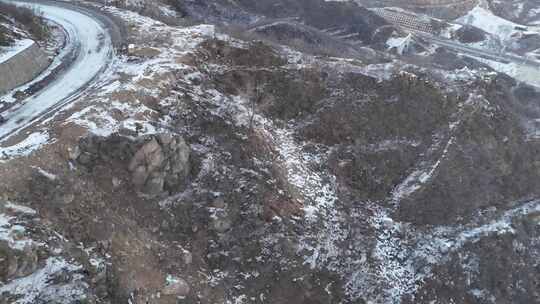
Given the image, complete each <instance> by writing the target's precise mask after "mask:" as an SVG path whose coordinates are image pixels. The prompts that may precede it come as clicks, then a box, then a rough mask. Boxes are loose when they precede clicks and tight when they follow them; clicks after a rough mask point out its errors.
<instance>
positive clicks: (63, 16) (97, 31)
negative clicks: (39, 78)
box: [0, 1, 115, 142]
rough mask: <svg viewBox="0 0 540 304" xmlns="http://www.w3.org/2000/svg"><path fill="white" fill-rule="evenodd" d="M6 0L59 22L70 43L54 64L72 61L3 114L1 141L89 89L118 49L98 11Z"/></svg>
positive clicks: (43, 2) (70, 6)
mask: <svg viewBox="0 0 540 304" xmlns="http://www.w3.org/2000/svg"><path fill="white" fill-rule="evenodd" d="M6 2H10V3H14V4H17V5H26V6H30V7H33V8H35V9H38V10H39V11H41V12H42V13H43V16H44V17H45V18H46V19H48V20H50V21H51V22H53V23H55V24H57V25H60V26H61V27H62V28H63V29H64V31H65V32H66V34H67V37H66V41H67V43H66V46H65V47H64V49H62V50H61V52H60V54H59V55H58V56H57V57H56V58H55V62H53V64H52V65H51V67H53V66H55V65H56V64H57V63H59V62H62V61H63V60H68V57H69V60H72V61H71V64H70V65H69V66H68V67H67V68H66V69H64V70H63V71H62V72H61V73H60V74H59V75H57V76H56V78H55V80H54V81H53V82H52V83H50V84H49V85H48V86H47V87H45V88H44V89H42V90H41V91H39V92H37V93H36V94H34V95H32V96H30V97H28V98H27V99H26V100H24V102H23V103H22V105H21V106H20V107H18V108H14V109H11V110H8V111H7V112H4V113H3V114H2V115H3V116H4V118H6V119H7V121H6V122H5V123H4V124H2V125H0V142H1V141H4V140H6V139H7V138H9V137H10V136H12V135H14V134H16V133H17V132H18V131H20V130H22V129H23V128H25V127H27V126H29V125H31V124H33V123H34V122H36V121H37V120H39V119H40V118H43V117H45V116H47V115H48V114H51V113H54V112H55V111H57V110H58V109H60V108H61V107H63V106H65V105H66V104H68V103H70V102H72V101H73V100H75V99H76V98H77V97H79V96H81V94H83V93H84V92H85V91H86V90H88V89H90V88H91V87H92V85H93V84H96V83H97V81H98V79H99V76H100V75H101V74H102V73H104V72H105V71H106V70H107V69H108V68H109V67H110V66H111V63H112V61H113V58H114V52H115V51H114V47H113V39H112V34H111V30H110V29H109V28H108V26H107V25H106V24H105V23H104V22H103V16H97V14H98V13H97V12H93V11H91V10H85V9H82V8H81V9H79V8H77V7H76V6H73V5H69V4H63V3H57V2H54V1H40V2H37V1H6ZM55 63H56V64H55ZM44 73H51V71H50V69H49V70H48V71H45V72H44Z"/></svg>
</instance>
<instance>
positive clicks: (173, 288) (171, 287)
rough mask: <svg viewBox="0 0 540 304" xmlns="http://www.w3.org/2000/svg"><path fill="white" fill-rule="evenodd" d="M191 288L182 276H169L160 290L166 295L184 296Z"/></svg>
mask: <svg viewBox="0 0 540 304" xmlns="http://www.w3.org/2000/svg"><path fill="white" fill-rule="evenodd" d="M190 290H191V288H190V287H189V284H188V283H187V282H186V280H184V279H182V278H171V279H169V280H168V283H167V285H165V287H163V289H162V290H161V292H162V293H163V294H164V295H167V296H179V297H185V296H187V295H188V294H189V292H190Z"/></svg>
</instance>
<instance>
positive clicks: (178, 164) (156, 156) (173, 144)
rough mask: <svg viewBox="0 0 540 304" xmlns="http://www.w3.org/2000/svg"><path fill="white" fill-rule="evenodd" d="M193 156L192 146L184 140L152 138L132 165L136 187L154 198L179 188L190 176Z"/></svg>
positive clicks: (165, 136) (164, 136) (168, 136)
mask: <svg viewBox="0 0 540 304" xmlns="http://www.w3.org/2000/svg"><path fill="white" fill-rule="evenodd" d="M189 154H190V151H189V147H188V146H187V145H186V143H185V141H184V140H183V139H182V138H180V137H178V138H174V137H173V136H171V135H160V136H159V137H157V138H152V139H150V141H148V142H147V143H145V144H144V145H143V146H142V147H141V148H140V149H139V150H138V151H137V152H135V155H134V156H133V158H132V159H131V161H130V163H129V167H128V169H129V171H130V172H132V182H133V184H134V185H135V186H136V187H138V188H140V189H142V191H143V192H144V193H146V194H150V195H157V194H160V193H162V192H163V191H164V190H166V189H173V188H175V187H177V185H179V184H182V183H183V182H184V181H185V179H186V178H187V176H188V175H189V172H190V164H189Z"/></svg>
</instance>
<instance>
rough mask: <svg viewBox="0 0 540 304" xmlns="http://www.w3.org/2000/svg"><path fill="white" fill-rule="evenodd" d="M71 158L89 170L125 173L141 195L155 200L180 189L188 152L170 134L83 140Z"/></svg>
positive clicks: (184, 174)
mask: <svg viewBox="0 0 540 304" xmlns="http://www.w3.org/2000/svg"><path fill="white" fill-rule="evenodd" d="M70 158H71V159H72V160H75V161H76V162H78V163H79V164H81V165H83V166H85V167H86V168H88V169H89V170H92V169H93V168H94V167H95V166H99V165H104V164H109V165H111V166H112V168H116V169H119V170H120V171H126V170H127V172H128V176H129V182H130V183H132V184H133V186H135V188H136V189H137V191H140V192H141V193H144V194H147V195H150V196H155V195H160V194H163V193H164V192H169V193H170V192H174V191H176V190H178V189H181V188H182V187H183V185H184V184H185V182H186V181H187V178H188V176H189V173H190V148H189V146H188V145H187V144H186V142H185V141H184V139H183V138H182V137H180V136H173V135H169V134H161V135H151V136H143V137H140V138H137V139H134V140H132V139H129V138H127V137H123V136H120V135H113V136H110V137H99V136H89V137H86V138H83V139H82V140H81V142H80V144H79V146H78V147H77V148H76V149H75V151H72V152H71V155H70Z"/></svg>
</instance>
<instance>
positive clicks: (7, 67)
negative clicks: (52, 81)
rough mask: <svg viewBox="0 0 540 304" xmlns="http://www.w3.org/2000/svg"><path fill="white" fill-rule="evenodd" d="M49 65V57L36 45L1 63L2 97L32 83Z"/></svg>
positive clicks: (0, 87) (0, 83) (0, 85)
mask: <svg viewBox="0 0 540 304" xmlns="http://www.w3.org/2000/svg"><path fill="white" fill-rule="evenodd" d="M48 65H49V59H48V57H47V55H46V54H45V52H43V50H41V49H40V48H39V46H38V45H37V44H36V43H34V44H32V45H31V46H29V47H28V48H26V49H25V50H23V51H21V52H20V53H19V54H17V55H15V56H13V57H11V58H10V59H8V60H6V61H4V62H2V63H0V95H3V94H5V93H7V92H9V91H10V90H12V89H14V88H16V87H18V86H20V85H23V84H25V83H27V82H29V81H31V80H32V79H34V78H35V77H36V76H38V75H39V74H40V73H41V72H43V70H45V69H46V68H47V66H48Z"/></svg>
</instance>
